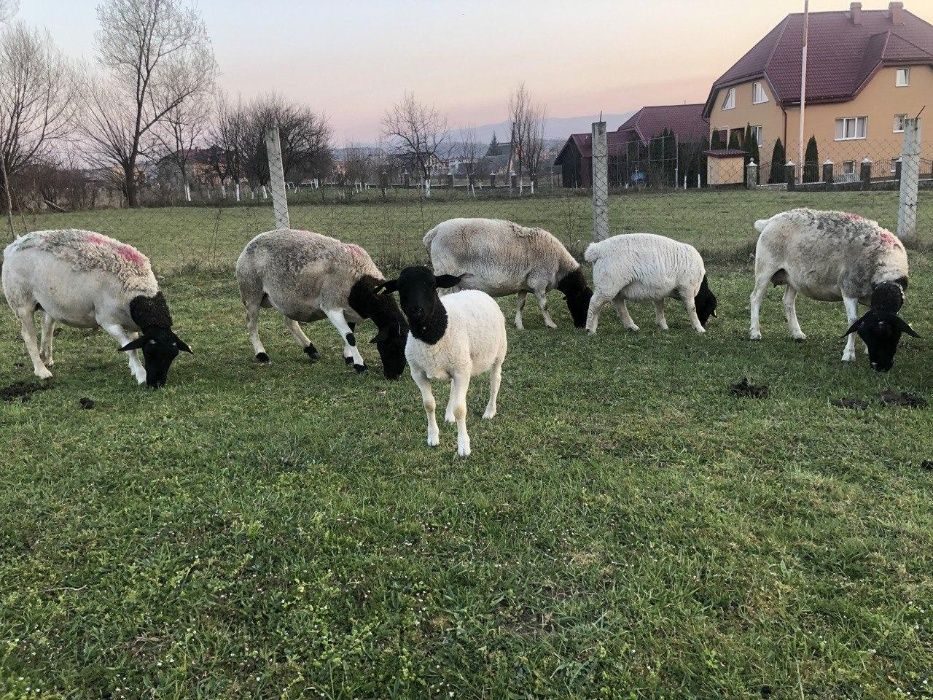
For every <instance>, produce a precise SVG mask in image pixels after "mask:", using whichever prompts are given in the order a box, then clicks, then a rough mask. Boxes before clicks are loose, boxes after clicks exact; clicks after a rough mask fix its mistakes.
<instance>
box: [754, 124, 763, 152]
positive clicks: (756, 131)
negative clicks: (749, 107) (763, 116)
mask: <svg viewBox="0 0 933 700" xmlns="http://www.w3.org/2000/svg"><path fill="white" fill-rule="evenodd" d="M752 138H753V139H755V143H757V144H758V148H761V144H762V143H763V139H762V138H761V127H760V126H753V127H752Z"/></svg>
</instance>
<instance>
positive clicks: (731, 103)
mask: <svg viewBox="0 0 933 700" xmlns="http://www.w3.org/2000/svg"><path fill="white" fill-rule="evenodd" d="M722 108H723V109H735V88H729V89H728V90H727V91H726V99H724V100H723V101H722Z"/></svg>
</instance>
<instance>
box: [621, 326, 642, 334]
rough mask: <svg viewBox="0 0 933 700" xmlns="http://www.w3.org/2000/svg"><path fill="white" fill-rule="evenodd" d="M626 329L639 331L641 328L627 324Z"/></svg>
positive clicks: (633, 331)
mask: <svg viewBox="0 0 933 700" xmlns="http://www.w3.org/2000/svg"><path fill="white" fill-rule="evenodd" d="M625 330H627V331H632V333H638V331H640V330H641V328H639V327H638V326H626V327H625Z"/></svg>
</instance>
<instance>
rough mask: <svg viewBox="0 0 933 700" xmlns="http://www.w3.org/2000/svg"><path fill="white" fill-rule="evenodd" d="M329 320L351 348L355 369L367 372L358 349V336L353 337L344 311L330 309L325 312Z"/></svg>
mask: <svg viewBox="0 0 933 700" xmlns="http://www.w3.org/2000/svg"><path fill="white" fill-rule="evenodd" d="M324 313H326V314H327V318H328V319H329V320H330V322H331V323H332V324H333V325H334V328H336V329H337V332H338V333H340V337H341V338H343V340H344V342H345V343H346V345H347V347H349V348H350V357H351V358H352V360H353V369H355V370H356V371H357V372H365V371H366V363H365V362H363V356H362V355H360V351H359V348H357V347H356V336H355V335H353V329H352V328H350V324H349V323H347V319H345V318H344V317H343V310H342V309H330V310H329V311H325V312H324Z"/></svg>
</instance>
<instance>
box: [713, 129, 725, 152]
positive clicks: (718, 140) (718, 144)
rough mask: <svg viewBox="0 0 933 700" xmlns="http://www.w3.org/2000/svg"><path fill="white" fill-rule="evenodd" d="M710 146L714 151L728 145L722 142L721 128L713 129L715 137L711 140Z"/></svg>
mask: <svg viewBox="0 0 933 700" xmlns="http://www.w3.org/2000/svg"><path fill="white" fill-rule="evenodd" d="M709 147H710V150H712V151H715V150H718V149H720V148H725V147H726V144H724V143H723V142H722V132H721V131H720V130H719V129H716V130H715V131H713V137H712V138H711V139H710V140H709Z"/></svg>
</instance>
